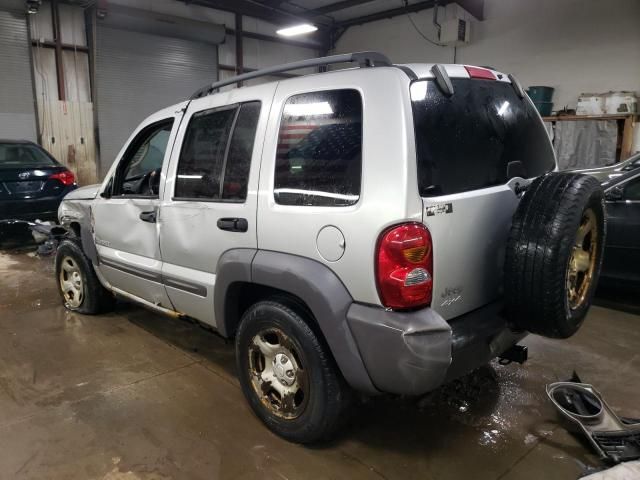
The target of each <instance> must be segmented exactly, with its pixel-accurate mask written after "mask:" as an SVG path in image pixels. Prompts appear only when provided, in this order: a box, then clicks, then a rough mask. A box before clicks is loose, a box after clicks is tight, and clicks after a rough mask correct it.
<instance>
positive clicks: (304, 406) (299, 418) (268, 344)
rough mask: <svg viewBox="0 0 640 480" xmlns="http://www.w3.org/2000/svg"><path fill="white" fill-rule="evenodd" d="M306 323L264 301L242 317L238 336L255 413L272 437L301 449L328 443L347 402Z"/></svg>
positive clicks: (239, 354) (327, 356) (239, 361)
mask: <svg viewBox="0 0 640 480" xmlns="http://www.w3.org/2000/svg"><path fill="white" fill-rule="evenodd" d="M308 321H309V319H308V318H305V315H301V314H300V313H298V312H297V311H296V310H294V309H292V308H290V307H289V306H287V305H285V304H284V303H280V302H276V301H262V302H259V303H256V304H255V305H253V306H252V307H251V308H249V310H248V311H247V312H246V313H245V314H244V315H243V316H242V321H241V323H240V327H239V328H238V333H237V335H236V364H237V368H238V375H239V377H240V384H241V386H242V391H243V393H244V395H245V397H246V398H247V400H248V402H249V404H250V405H251V408H252V409H253V411H254V412H255V413H256V415H257V416H258V417H259V418H260V419H261V420H262V421H263V422H264V423H265V424H266V425H267V426H268V427H269V428H270V429H271V430H272V431H273V432H275V433H276V434H278V435H280V436H281V437H284V438H286V439H287V440H290V441H293V442H297V443H311V442H315V441H318V440H323V439H327V438H328V437H329V436H330V435H331V434H332V433H333V432H334V431H335V430H336V429H337V427H338V426H339V424H340V420H341V419H342V413H343V411H344V410H345V407H346V406H347V404H348V398H349V390H348V387H347V386H346V385H345V382H344V380H343V379H342V377H341V375H340V373H339V371H338V369H337V366H336V365H335V363H334V361H333V358H332V357H331V355H330V354H329V352H328V351H327V348H326V347H325V346H324V345H323V343H322V342H321V340H320V339H319V338H318V336H317V335H316V334H315V333H314V331H313V330H312V329H311V328H310V326H309V323H308Z"/></svg>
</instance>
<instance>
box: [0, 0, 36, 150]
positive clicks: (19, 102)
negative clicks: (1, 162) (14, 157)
mask: <svg viewBox="0 0 640 480" xmlns="http://www.w3.org/2000/svg"><path fill="white" fill-rule="evenodd" d="M22 6H23V5H22ZM29 48H30V46H29V36H28V34H27V22H26V18H25V13H24V8H23V9H21V10H8V9H6V8H3V6H1V5H0V81H1V82H2V85H0V138H9V139H26V140H32V141H34V142H35V141H36V140H37V135H36V113H35V107H34V103H33V86H32V82H31V62H30V56H29Z"/></svg>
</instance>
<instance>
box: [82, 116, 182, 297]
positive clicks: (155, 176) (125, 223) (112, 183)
mask: <svg viewBox="0 0 640 480" xmlns="http://www.w3.org/2000/svg"><path fill="white" fill-rule="evenodd" d="M181 117H182V109H181V108H176V107H172V108H170V109H165V110H163V111H161V112H158V113H156V114H154V115H153V116H151V117H149V118H148V119H147V120H145V121H144V122H143V123H142V124H141V125H140V126H139V127H138V129H137V130H136V132H135V133H134V135H133V136H132V137H131V138H130V140H129V142H128V143H127V144H126V146H125V148H123V150H122V152H121V154H120V156H119V159H118V161H117V163H116V164H115V165H114V166H113V167H112V169H111V171H110V172H109V174H108V175H107V180H106V181H105V183H104V186H103V189H102V193H101V196H100V197H98V198H97V199H96V201H95V203H94V207H93V210H92V215H93V223H94V238H95V243H96V246H97V249H98V255H99V259H100V263H99V269H100V273H101V274H102V275H103V276H104V277H105V278H106V280H107V281H108V282H109V283H110V284H111V285H112V286H113V287H115V288H116V289H119V290H122V291H124V292H126V293H129V294H131V295H135V296H136V297H139V298H142V299H143V300H146V301H149V302H151V303H154V304H156V305H160V306H162V307H165V308H172V305H171V302H170V301H169V297H168V296H167V292H166V290H165V288H164V285H163V284H162V259H161V256H160V247H159V242H158V207H159V203H160V195H161V193H162V191H163V189H164V183H165V182H164V178H166V171H167V167H168V160H169V157H170V153H171V146H172V145H173V141H174V138H175V135H176V131H177V129H178V125H179V124H180V118H181Z"/></svg>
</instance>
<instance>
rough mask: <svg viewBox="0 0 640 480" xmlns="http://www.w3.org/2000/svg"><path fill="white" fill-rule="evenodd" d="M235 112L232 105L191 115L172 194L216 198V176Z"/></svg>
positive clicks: (219, 169)
mask: <svg viewBox="0 0 640 480" xmlns="http://www.w3.org/2000/svg"><path fill="white" fill-rule="evenodd" d="M235 114H236V109H235V108H233V109H228V110H218V111H206V112H199V113H195V114H194V115H193V116H192V117H191V121H190V122H189V126H188V127H187V132H186V133H185V137H184V142H183V144H182V151H181V152H180V160H179V162H178V172H177V175H176V190H175V196H176V197H178V198H193V199H197V198H202V199H216V198H220V177H221V175H222V169H223V167H224V155H225V152H226V148H227V142H228V140H229V133H230V132H231V126H232V124H233V119H234V117H235Z"/></svg>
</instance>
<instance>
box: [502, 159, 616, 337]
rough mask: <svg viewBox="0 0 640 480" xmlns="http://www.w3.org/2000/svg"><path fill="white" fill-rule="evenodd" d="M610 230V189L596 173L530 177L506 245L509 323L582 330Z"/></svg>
mask: <svg viewBox="0 0 640 480" xmlns="http://www.w3.org/2000/svg"><path fill="white" fill-rule="evenodd" d="M605 234H606V223H605V211H604V192H603V191H602V187H601V185H600V182H598V181H597V180H596V179H595V178H593V177H590V176H588V175H581V174H577V173H570V172H554V173H549V174H547V175H544V176H542V177H539V178H537V179H535V180H534V181H533V182H531V184H530V185H529V187H528V188H527V191H526V193H525V195H524V197H523V198H522V200H521V201H520V204H519V205H518V208H517V210H516V212H515V214H514V216H513V221H512V225H511V232H510V234H509V240H508V242H507V248H506V258H505V266H504V268H505V275H504V299H505V307H506V314H507V317H508V319H509V321H510V323H511V324H512V325H513V326H514V327H515V328H517V329H518V330H527V331H529V332H531V333H537V334H539V335H543V336H546V337H551V338H568V337H570V336H571V335H573V334H574V333H576V332H577V331H578V329H579V328H580V326H581V325H582V322H583V320H584V318H585V316H586V315H587V312H588V310H589V307H590V306H591V300H592V297H593V294H594V292H595V289H596V286H597V282H598V276H599V274H600V267H601V264H602V255H603V253H604V242H605Z"/></svg>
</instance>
